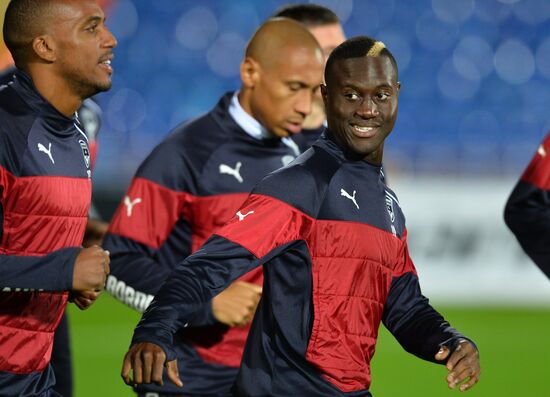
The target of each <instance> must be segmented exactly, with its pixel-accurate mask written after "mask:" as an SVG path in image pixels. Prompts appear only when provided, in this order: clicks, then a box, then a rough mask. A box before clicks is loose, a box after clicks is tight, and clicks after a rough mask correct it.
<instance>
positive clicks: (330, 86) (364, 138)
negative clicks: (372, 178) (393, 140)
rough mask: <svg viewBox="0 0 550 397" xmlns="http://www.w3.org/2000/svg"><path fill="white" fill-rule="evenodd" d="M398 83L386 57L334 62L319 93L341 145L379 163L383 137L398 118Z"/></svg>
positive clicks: (331, 128) (372, 161)
mask: <svg viewBox="0 0 550 397" xmlns="http://www.w3.org/2000/svg"><path fill="white" fill-rule="evenodd" d="M400 86H401V85H400V83H399V82H398V81H397V73H396V72H395V69H394V67H393V66H392V64H391V62H390V60H389V58H387V57H363V58H350V59H346V60H341V61H336V62H335V63H333V64H332V68H331V71H330V74H329V75H328V76H327V82H326V85H321V93H322V95H323V101H324V103H325V109H326V112H327V123H328V126H329V128H330V130H331V131H332V132H333V133H334V135H335V137H336V139H337V141H338V142H339V143H340V145H342V146H343V147H346V148H349V149H350V150H352V151H353V152H355V153H358V154H360V155H361V156H362V157H363V158H364V159H365V160H367V161H369V162H371V163H373V164H381V163H382V153H383V147H384V141H385V139H386V138H387V137H388V135H389V134H390V132H391V131H392V129H393V126H394V125H395V120H396V118H397V104H398V98H399V89H400Z"/></svg>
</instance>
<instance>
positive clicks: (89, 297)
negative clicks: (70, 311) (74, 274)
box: [69, 290, 101, 310]
mask: <svg viewBox="0 0 550 397" xmlns="http://www.w3.org/2000/svg"><path fill="white" fill-rule="evenodd" d="M99 295H101V291H99V290H98V291H92V290H87V291H71V292H69V302H72V303H74V304H75V305H76V306H77V307H78V308H79V309H80V310H86V309H88V308H89V307H90V306H92V305H93V303H94V302H95V301H96V300H97V298H99Z"/></svg>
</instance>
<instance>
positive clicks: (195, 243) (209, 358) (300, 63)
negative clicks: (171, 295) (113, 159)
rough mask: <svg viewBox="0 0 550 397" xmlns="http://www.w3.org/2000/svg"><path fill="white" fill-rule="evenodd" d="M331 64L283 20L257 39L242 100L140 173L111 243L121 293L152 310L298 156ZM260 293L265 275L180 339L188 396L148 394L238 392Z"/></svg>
mask: <svg viewBox="0 0 550 397" xmlns="http://www.w3.org/2000/svg"><path fill="white" fill-rule="evenodd" d="M323 66H324V60H323V54H322V51H321V49H320V48H319V45H318V44H317V42H316V40H315V38H314V37H313V36H312V35H311V34H310V33H309V32H308V31H307V30H306V29H305V28H304V27H303V26H302V25H300V24H299V23H297V22H295V21H292V20H289V19H281V18H279V19H277V20H270V21H268V22H266V23H265V24H264V25H262V26H261V27H260V28H259V29H258V30H257V32H256V33H255V34H254V36H253V37H252V39H251V40H250V42H249V44H248V46H247V48H246V54H245V58H244V60H243V61H242V64H241V80H242V85H241V89H240V91H238V92H236V93H228V94H226V95H224V96H223V97H222V98H221V99H220V101H219V102H218V104H217V105H216V107H214V109H212V110H211V111H210V112H208V113H206V114H205V115H203V116H200V117H198V118H196V119H194V120H191V121H189V122H186V123H183V124H182V125H180V126H178V127H176V129H175V130H174V131H173V132H172V134H171V135H170V136H169V137H168V138H167V139H166V140H165V141H164V142H162V143H161V144H160V145H159V146H158V147H157V148H156V149H154V150H153V152H152V153H151V155H150V156H149V157H148V158H147V159H146V160H145V162H144V163H143V164H142V165H141V167H140V168H139V170H138V171H137V174H136V176H135V177H134V179H133V181H132V183H131V185H130V188H129V189H128V192H127V193H126V196H125V197H124V199H123V201H122V203H121V204H120V206H119V208H118V210H117V212H116V213H115V215H114V218H113V220H112V222H111V226H110V229H109V233H108V234H107V236H106V238H105V243H104V247H105V248H106V249H108V250H109V251H110V252H111V258H112V263H111V269H112V272H111V274H110V276H109V278H108V281H107V287H106V288H107V290H108V291H109V292H110V293H111V294H113V295H114V296H115V297H116V298H117V299H119V300H121V301H123V302H125V303H126V304H128V305H129V306H131V307H133V308H135V309H138V310H140V311H143V310H145V308H146V307H147V305H148V304H149V303H150V301H151V300H152V299H153V295H154V294H156V293H157V291H158V290H159V288H160V287H161V285H162V284H163V283H164V282H165V281H166V279H167V278H168V277H169V275H170V274H171V272H172V270H173V269H174V267H175V266H176V264H177V263H178V262H181V261H182V260H183V259H185V258H186V257H187V256H188V255H189V254H190V253H192V252H194V251H196V250H197V249H198V248H199V247H200V246H201V245H202V243H203V242H204V241H205V240H206V239H207V238H208V237H210V236H211V234H212V233H213V231H214V230H216V228H218V227H220V226H222V225H223V224H224V223H225V222H226V221H228V220H229V219H230V218H231V217H233V216H235V212H236V211H237V210H238V209H239V207H240V206H241V204H242V203H243V202H244V201H245V199H246V197H247V195H248V193H249V192H250V190H251V189H252V188H253V187H254V185H255V184H256V183H257V182H258V181H259V180H260V179H261V178H262V177H263V176H265V175H267V174H268V173H269V172H271V171H273V170H276V169H278V168H280V167H282V166H284V165H286V164H288V163H289V162H291V161H292V160H294V159H295V157H297V156H298V155H299V149H298V147H297V145H296V144H295V143H294V141H293V140H292V136H293V135H294V134H296V133H298V132H300V130H301V127H302V123H303V122H304V119H305V118H306V116H307V115H308V114H309V113H310V111H311V107H312V101H313V98H314V95H315V93H316V92H317V90H319V85H320V83H321V80H322V74H323ZM239 215H240V216H242V217H243V218H244V217H247V216H249V214H247V213H242V214H239ZM206 278H209V275H207V274H206V275H205V280H206ZM261 284H262V272H261V269H256V270H254V271H252V272H250V273H248V274H246V275H244V276H243V278H241V279H240V280H238V281H235V282H234V283H232V284H231V285H230V286H228V288H227V289H226V290H225V291H224V292H223V293H222V294H220V295H219V296H218V297H216V298H215V299H214V300H213V301H212V302H204V305H203V306H202V307H201V310H200V313H199V314H197V316H195V317H194V318H193V321H191V322H190V324H189V327H188V328H187V329H185V330H182V332H179V333H177V334H176V335H175V336H174V346H175V351H176V356H177V358H178V360H179V363H180V370H181V377H182V379H184V382H185V387H184V389H183V390H182V389H179V388H177V387H175V386H174V385H173V384H172V383H171V382H165V384H164V385H163V386H162V385H161V386H159V385H153V384H151V385H144V386H141V387H138V388H137V392H138V394H139V395H141V396H144V395H148V396H149V395H151V394H150V393H159V394H162V395H165V394H170V395H175V394H178V393H179V395H182V394H183V395H193V396H198V395H204V396H213V395H216V396H223V395H228V394H229V393H230V387H231V385H232V384H233V382H234V381H235V377H236V375H237V370H238V367H239V364H240V362H241V356H242V351H243V348H244V344H245V341H246V337H247V335H248V329H249V327H248V326H247V324H248V323H249V322H250V320H251V318H252V316H253V315H254V312H255V310H256V306H257V303H258V300H259V299H260V296H261Z"/></svg>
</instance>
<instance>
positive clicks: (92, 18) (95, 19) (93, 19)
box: [83, 15, 106, 25]
mask: <svg viewBox="0 0 550 397" xmlns="http://www.w3.org/2000/svg"><path fill="white" fill-rule="evenodd" d="M105 20H106V18H105V17H101V16H100V15H92V16H90V17H88V18H87V19H86V20H85V21H84V23H83V25H88V24H89V23H92V22H102V21H103V22H105Z"/></svg>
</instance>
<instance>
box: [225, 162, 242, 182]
mask: <svg viewBox="0 0 550 397" xmlns="http://www.w3.org/2000/svg"><path fill="white" fill-rule="evenodd" d="M241 165H243V164H242V163H241V162H240V161H239V162H237V164H235V168H231V167H230V166H228V165H227V164H220V174H228V175H233V176H234V177H235V179H236V180H238V181H239V183H243V177H242V176H241V174H240V172H239V170H240V169H241Z"/></svg>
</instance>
